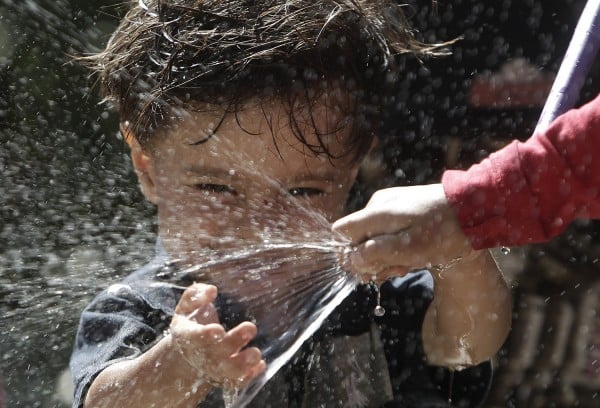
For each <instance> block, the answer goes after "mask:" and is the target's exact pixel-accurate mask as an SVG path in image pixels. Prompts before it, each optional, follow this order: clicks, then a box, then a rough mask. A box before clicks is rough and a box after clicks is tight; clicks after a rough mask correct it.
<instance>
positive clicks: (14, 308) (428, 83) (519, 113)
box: [0, 0, 600, 407]
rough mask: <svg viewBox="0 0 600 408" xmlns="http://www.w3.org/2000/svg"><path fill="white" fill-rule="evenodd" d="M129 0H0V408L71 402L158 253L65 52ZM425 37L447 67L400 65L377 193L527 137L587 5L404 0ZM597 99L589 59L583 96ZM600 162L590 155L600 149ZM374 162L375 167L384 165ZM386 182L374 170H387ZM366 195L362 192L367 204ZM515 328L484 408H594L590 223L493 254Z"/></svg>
mask: <svg viewBox="0 0 600 408" xmlns="http://www.w3.org/2000/svg"><path fill="white" fill-rule="evenodd" d="M124 3H126V2H123V1H109V0H0V204H1V206H0V215H1V218H0V372H1V373H2V374H1V380H0V383H1V384H2V387H3V389H4V394H5V395H4V398H5V405H6V406H7V407H63V406H69V398H70V391H69V388H70V377H68V372H67V371H66V368H67V365H68V359H69V355H70V350H71V345H72V342H73V339H74V332H75V329H76V325H77V319H78V316H79V313H80V312H81V310H82V308H83V307H84V305H85V304H86V303H87V302H88V301H89V300H90V299H91V298H92V296H93V295H94V294H95V293H97V292H98V291H100V290H101V289H102V288H104V287H106V286H107V285H108V284H109V283H112V282H114V281H115V280H117V279H118V277H120V276H123V275H126V274H128V273H129V272H131V271H132V270H134V269H135V268H136V267H137V266H139V265H140V264H142V263H144V262H145V261H146V260H147V259H148V258H149V257H150V256H151V254H152V252H153V245H154V231H155V225H154V221H153V211H154V209H153V208H152V207H151V206H150V205H149V204H147V203H146V202H145V201H144V200H143V197H142V195H141V193H140V192H139V191H138V189H137V188H136V187H135V186H136V180H135V176H134V174H133V172H132V170H131V165H130V160H129V158H128V155H127V149H126V147H125V145H124V143H123V141H122V140H121V137H120V136H119V134H118V131H117V122H116V116H115V115H114V113H112V112H109V111H108V110H107V108H106V107H105V106H104V105H101V104H100V103H99V102H100V100H99V97H98V96H97V90H96V89H95V88H94V82H93V78H90V77H89V74H88V72H86V71H85V70H84V69H83V68H82V67H81V66H79V65H78V64H77V63H74V62H72V60H73V57H74V56H82V55H85V54H87V53H91V52H95V51H98V50H99V49H100V48H101V47H102V46H103V44H105V42H106V41H107V39H108V36H109V35H110V32H111V31H112V30H113V29H114V27H115V26H116V24H117V22H118V19H119V17H120V16H122V15H123V12H124V10H125V5H124ZM409 3H410V6H411V7H410V8H408V9H407V12H408V14H409V15H411V16H412V22H413V24H414V25H415V26H416V27H417V28H418V30H419V35H420V36H421V38H422V39H423V40H425V41H430V42H435V41H445V40H449V39H454V38H457V37H461V39H460V40H459V41H458V42H457V43H456V45H455V46H453V54H452V55H451V56H449V57H444V58H439V59H435V60H427V61H424V62H423V63H422V64H417V63H415V62H414V61H405V64H406V72H405V75H404V76H403V77H402V78H401V80H400V82H399V83H398V85H397V95H398V97H397V100H396V101H395V102H394V104H392V105H391V106H390V107H389V109H388V112H387V115H386V122H385V124H384V134H383V140H384V143H383V144H382V151H381V152H380V156H379V158H375V159H374V160H375V163H373V166H372V167H370V168H368V169H366V170H367V171H366V173H365V174H364V177H365V179H366V180H369V181H370V182H371V183H372V187H371V189H374V188H378V187H382V186H386V185H390V184H396V185H398V184H415V183H424V182H430V181H436V180H439V176H440V174H441V172H442V171H443V169H445V168H460V167H466V166H468V165H469V164H470V163H473V162H475V161H478V160H479V159H481V158H482V157H484V156H485V155H487V154H488V153H489V152H491V151H493V150H496V149H498V148H499V147H501V146H502V145H504V144H505V143H507V142H508V141H510V140H511V139H513V138H519V139H526V138H527V137H528V136H529V135H530V133H531V130H532V129H533V127H534V126H535V122H536V120H537V117H538V115H539V113H540V110H541V106H542V104H543V102H544V100H545V96H546V94H547V92H548V90H549V86H550V85H551V83H552V80H553V77H554V74H555V73H556V71H557V69H558V65H559V64H560V61H561V58H562V56H563V54H564V52H565V50H566V47H567V45H568V41H569V39H570V35H571V33H572V31H573V29H574V27H575V24H576V22H577V19H578V16H579V13H580V11H581V9H582V8H583V5H584V3H585V2H584V1H581V0H555V1H550V0H518V1H517V0H503V1H495V2H491V1H485V0H480V1H472V0H462V1H461V0H457V1H451V0H448V1H443V2H442V1H438V2H437V9H436V10H435V11H432V7H431V5H432V2H431V1H430V0H419V1H416V0H411V1H409ZM599 91H600V64H599V63H596V64H595V66H594V68H593V70H592V74H591V75H590V77H589V78H588V80H587V82H586V84H585V86H584V91H583V93H582V97H581V101H585V100H589V99H591V97H592V96H593V95H595V94H597V93H598V92H599ZM599 154H600V152H599ZM378 160H379V161H378ZM382 163H383V164H385V170H384V171H382V170H381V164H382ZM367 196H368V193H365V197H367ZM498 257H499V260H500V262H501V263H502V265H503V266H504V267H505V272H506V275H507V278H508V279H509V280H510V281H511V284H512V287H513V292H514V301H515V315H514V318H515V320H514V324H513V331H512V333H511V336H510V338H509V340H508V341H507V343H506V346H505V348H504V349H503V350H502V352H501V353H500V355H499V357H498V359H497V364H496V366H497V370H496V375H495V379H494V384H493V387H492V391H491V394H490V398H489V400H488V403H487V405H486V406H490V407H549V406H565V407H567V406H581V407H597V406H599V405H600V395H599V392H600V362H599V360H600V261H599V258H600V229H599V224H598V222H578V223H576V224H575V225H573V226H572V227H571V228H570V229H569V231H568V232H567V233H565V234H563V236H561V237H560V238H559V239H556V240H554V241H553V242H551V243H549V244H546V245H537V246H531V247H525V248H513V249H512V251H511V253H510V254H508V255H502V254H499V255H498Z"/></svg>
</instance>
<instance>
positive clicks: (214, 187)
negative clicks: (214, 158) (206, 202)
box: [194, 183, 237, 195]
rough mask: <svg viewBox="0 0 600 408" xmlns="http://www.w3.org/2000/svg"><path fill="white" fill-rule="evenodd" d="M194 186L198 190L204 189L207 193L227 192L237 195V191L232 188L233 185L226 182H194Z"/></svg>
mask: <svg viewBox="0 0 600 408" xmlns="http://www.w3.org/2000/svg"><path fill="white" fill-rule="evenodd" d="M194 187H196V188H197V189H198V190H201V191H206V192H208V193H227V194H232V195H237V192H236V191H235V190H234V189H233V187H231V186H228V185H226V184H210V183H201V184H196V185H195V186H194Z"/></svg>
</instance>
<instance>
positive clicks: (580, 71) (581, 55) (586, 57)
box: [534, 0, 600, 133]
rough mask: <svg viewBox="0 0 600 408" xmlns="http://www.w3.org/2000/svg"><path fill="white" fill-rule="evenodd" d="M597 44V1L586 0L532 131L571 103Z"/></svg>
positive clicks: (599, 19) (599, 43)
mask: <svg viewBox="0 0 600 408" xmlns="http://www.w3.org/2000/svg"><path fill="white" fill-rule="evenodd" d="M599 47H600V0H588V2H587V4H586V5H585V8H584V9H583V12H582V13H581V17H579V22H578V23H577V27H575V32H574V33H573V38H571V42H570V43H569V48H568V49H567V52H566V54H565V56H564V58H563V61H562V63H561V65H560V69H559V70H558V74H557V75H556V79H555V80H554V84H552V89H551V90H550V94H549V95H548V99H546V104H545V105H544V109H543V110H542V114H541V115H540V119H539V120H538V123H537V126H536V128H535V131H536V132H538V131H541V130H543V129H545V128H547V127H548V125H550V123H551V122H552V121H553V120H554V119H555V118H556V117H557V116H559V115H561V114H562V113H564V112H566V111H567V110H569V109H571V108H572V107H573V106H574V105H575V103H576V102H577V99H578V98H579V92H580V91H581V87H582V86H583V83H584V81H585V78H586V76H587V73H588V71H589V70H590V68H591V66H592V64H593V62H594V59H595V58H596V54H597V53H598V48H599ZM534 133H535V132H534Z"/></svg>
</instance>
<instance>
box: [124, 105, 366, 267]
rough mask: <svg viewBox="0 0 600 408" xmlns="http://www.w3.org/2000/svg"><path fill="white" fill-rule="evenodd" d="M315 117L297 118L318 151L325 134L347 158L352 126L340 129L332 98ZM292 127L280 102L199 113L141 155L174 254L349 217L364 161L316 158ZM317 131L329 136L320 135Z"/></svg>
mask: <svg viewBox="0 0 600 408" xmlns="http://www.w3.org/2000/svg"><path fill="white" fill-rule="evenodd" d="M322 99H324V98H321V100H322ZM311 111H312V115H309V114H308V109H307V108H305V109H302V110H301V112H303V113H301V114H300V115H296V117H297V119H298V120H297V122H296V123H297V125H298V127H299V129H300V130H301V131H302V134H303V136H304V137H305V138H306V142H307V143H308V144H312V145H318V137H320V138H322V139H323V140H325V143H326V144H327V145H328V147H329V149H330V151H331V152H332V153H333V154H334V155H341V154H343V153H344V152H345V151H346V150H347V145H346V144H345V141H346V139H347V138H348V134H349V132H350V124H347V125H346V126H343V127H342V129H341V130H340V129H339V128H340V123H341V122H342V121H343V119H344V118H343V117H342V113H341V112H339V111H336V109H335V107H332V106H329V107H325V104H324V103H322V102H318V103H316V104H315V105H313V106H312V109H311ZM311 116H312V119H311ZM221 120H222V122H221V123H220V124H219V126H218V129H217V130H216V132H215V134H213V135H212V136H210V137H208V135H209V134H210V130H211V129H214V128H215V126H216V124H218V123H219V122H220V121H221ZM313 121H314V124H313ZM289 122H290V120H289V115H288V112H287V109H285V108H284V107H283V105H282V104H281V103H277V102H274V101H273V102H262V103H258V102H254V103H249V104H247V105H245V107H244V108H242V109H241V110H240V111H239V112H238V113H237V115H236V114H232V113H230V114H227V115H225V116H224V117H223V113H222V111H216V112H214V113H207V112H193V113H189V117H188V118H186V119H185V120H183V121H181V122H180V123H178V124H177V125H176V126H173V127H172V128H170V129H169V131H168V134H167V135H164V137H161V136H160V135H158V136H157V137H156V138H155V140H153V141H152V142H151V144H150V146H148V147H147V148H145V149H144V151H142V150H141V149H139V147H138V148H135V147H134V148H133V149H132V156H133V162H134V166H135V167H136V170H137V173H138V176H139V178H140V182H141V184H142V188H143V191H144V194H145V195H146V197H147V198H148V199H150V200H151V201H152V202H154V203H155V204H156V205H157V207H158V221H159V234H160V236H161V239H162V241H163V243H164V245H165V247H166V249H167V251H168V252H169V253H170V255H171V256H172V257H174V258H178V259H188V260H189V259H193V257H192V254H193V253H194V251H196V250H205V249H206V248H213V249H221V248H228V247H230V246H235V245H236V244H237V245H239V244H240V243H244V242H256V241H257V240H264V239H268V238H269V237H271V238H272V237H274V236H276V237H288V236H289V237H295V238H296V239H298V238H300V237H302V236H305V237H306V236H308V234H311V233H312V234H313V236H314V233H315V232H318V231H311V229H313V230H314V229H315V228H317V229H318V225H319V223H318V222H316V221H315V219H317V218H318V217H315V216H314V213H311V211H316V212H318V213H320V214H321V215H322V216H324V217H325V218H326V219H327V220H329V221H330V222H331V221H333V220H335V219H337V218H339V217H340V216H342V215H343V211H344V206H345V203H346V200H347V197H348V192H349V190H350V188H351V186H352V184H353V182H354V180H355V178H356V175H357V173H358V167H359V163H356V162H352V161H351V160H350V159H349V158H350V157H352V154H346V155H345V156H344V157H343V158H340V159H330V158H327V157H326V156H325V155H320V156H317V155H315V154H314V153H313V152H311V151H310V150H309V149H308V148H307V147H306V146H304V145H303V144H302V143H301V142H299V141H298V139H297V138H296V136H295V135H294V133H293V131H292V129H291V128H290V123H289ZM315 127H316V129H318V132H319V133H321V134H326V135H325V136H323V135H321V136H317V131H316V130H315ZM334 129H338V130H337V131H335V130H334ZM205 139H207V140H206V141H205V142H203V143H200V144H195V143H197V142H199V141H202V140H205ZM307 209H308V211H307ZM320 225H321V230H322V229H323V224H322V223H321V224H320ZM320 233H321V234H322V233H323V231H320ZM300 239H301V238H300Z"/></svg>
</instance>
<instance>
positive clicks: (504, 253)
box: [500, 246, 510, 255]
mask: <svg viewBox="0 0 600 408" xmlns="http://www.w3.org/2000/svg"><path fill="white" fill-rule="evenodd" d="M500 252H502V255H508V254H510V248H508V247H505V246H503V247H502V248H500Z"/></svg>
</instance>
